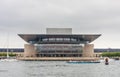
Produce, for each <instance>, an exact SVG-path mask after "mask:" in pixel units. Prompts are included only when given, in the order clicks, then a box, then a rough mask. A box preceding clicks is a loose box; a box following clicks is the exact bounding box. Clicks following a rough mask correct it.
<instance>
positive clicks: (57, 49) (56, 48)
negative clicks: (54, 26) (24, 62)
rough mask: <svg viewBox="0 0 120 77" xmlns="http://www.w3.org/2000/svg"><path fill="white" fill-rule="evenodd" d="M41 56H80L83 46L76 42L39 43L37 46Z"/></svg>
mask: <svg viewBox="0 0 120 77" xmlns="http://www.w3.org/2000/svg"><path fill="white" fill-rule="evenodd" d="M35 47H36V51H37V52H38V54H37V56H41V57H43V56H44V57H53V56H54V57H55V56H56V57H72V56H74V57H75V56H76V57H80V56H82V46H80V45H76V44H38V45H36V46H35Z"/></svg>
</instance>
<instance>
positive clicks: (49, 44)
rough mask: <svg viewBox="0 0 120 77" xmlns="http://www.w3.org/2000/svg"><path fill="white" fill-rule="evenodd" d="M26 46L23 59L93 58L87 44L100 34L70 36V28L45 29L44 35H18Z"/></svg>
mask: <svg viewBox="0 0 120 77" xmlns="http://www.w3.org/2000/svg"><path fill="white" fill-rule="evenodd" d="M18 35H19V36H20V37H21V38H22V39H23V40H25V41H26V42H27V43H28V44H25V45H24V57H93V54H94V45H93V44H89V43H91V42H92V41H94V40H95V39H97V38H98V37H99V36H101V34H72V28H47V29H46V34H18Z"/></svg>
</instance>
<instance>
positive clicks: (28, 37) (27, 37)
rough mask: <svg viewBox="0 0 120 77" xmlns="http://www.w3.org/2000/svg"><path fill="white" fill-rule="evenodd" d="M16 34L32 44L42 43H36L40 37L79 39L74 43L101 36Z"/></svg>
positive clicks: (89, 40)
mask: <svg viewBox="0 0 120 77" xmlns="http://www.w3.org/2000/svg"><path fill="white" fill-rule="evenodd" d="M18 35H19V36H20V37H21V38H22V39H23V40H25V41H26V42H28V43H30V41H34V44H44V43H38V41H39V39H41V38H77V39H79V40H80V41H79V42H76V43H75V44H85V43H86V42H87V43H91V42H93V41H94V40H95V39H97V38H98V37H99V36H101V34H18ZM49 43H51V42H49ZM45 44H47V43H45ZM68 44H69V43H68Z"/></svg>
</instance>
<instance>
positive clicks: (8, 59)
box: [0, 42, 17, 62]
mask: <svg viewBox="0 0 120 77" xmlns="http://www.w3.org/2000/svg"><path fill="white" fill-rule="evenodd" d="M8 43H9V42H8ZM6 53H7V56H6V57H5V58H1V59H0V62H3V61H8V62H11V61H17V59H16V58H12V57H10V56H9V48H8V46H7V51H6Z"/></svg>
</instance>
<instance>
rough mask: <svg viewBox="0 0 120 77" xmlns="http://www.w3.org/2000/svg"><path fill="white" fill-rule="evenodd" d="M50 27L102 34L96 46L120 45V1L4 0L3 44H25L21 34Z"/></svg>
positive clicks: (0, 5)
mask: <svg viewBox="0 0 120 77" xmlns="http://www.w3.org/2000/svg"><path fill="white" fill-rule="evenodd" d="M48 27H49V28H73V33H75V34H102V36H101V37H99V38H98V39H97V40H95V41H94V42H92V43H93V44H95V48H120V0H0V47H6V46H9V47H23V46H24V44H25V43H26V42H24V41H23V40H22V39H21V38H20V37H19V36H18V35H17V34H21V33H27V34H31V33H37V34H39V33H45V29H46V28H48ZM8 41H9V43H8Z"/></svg>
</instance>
